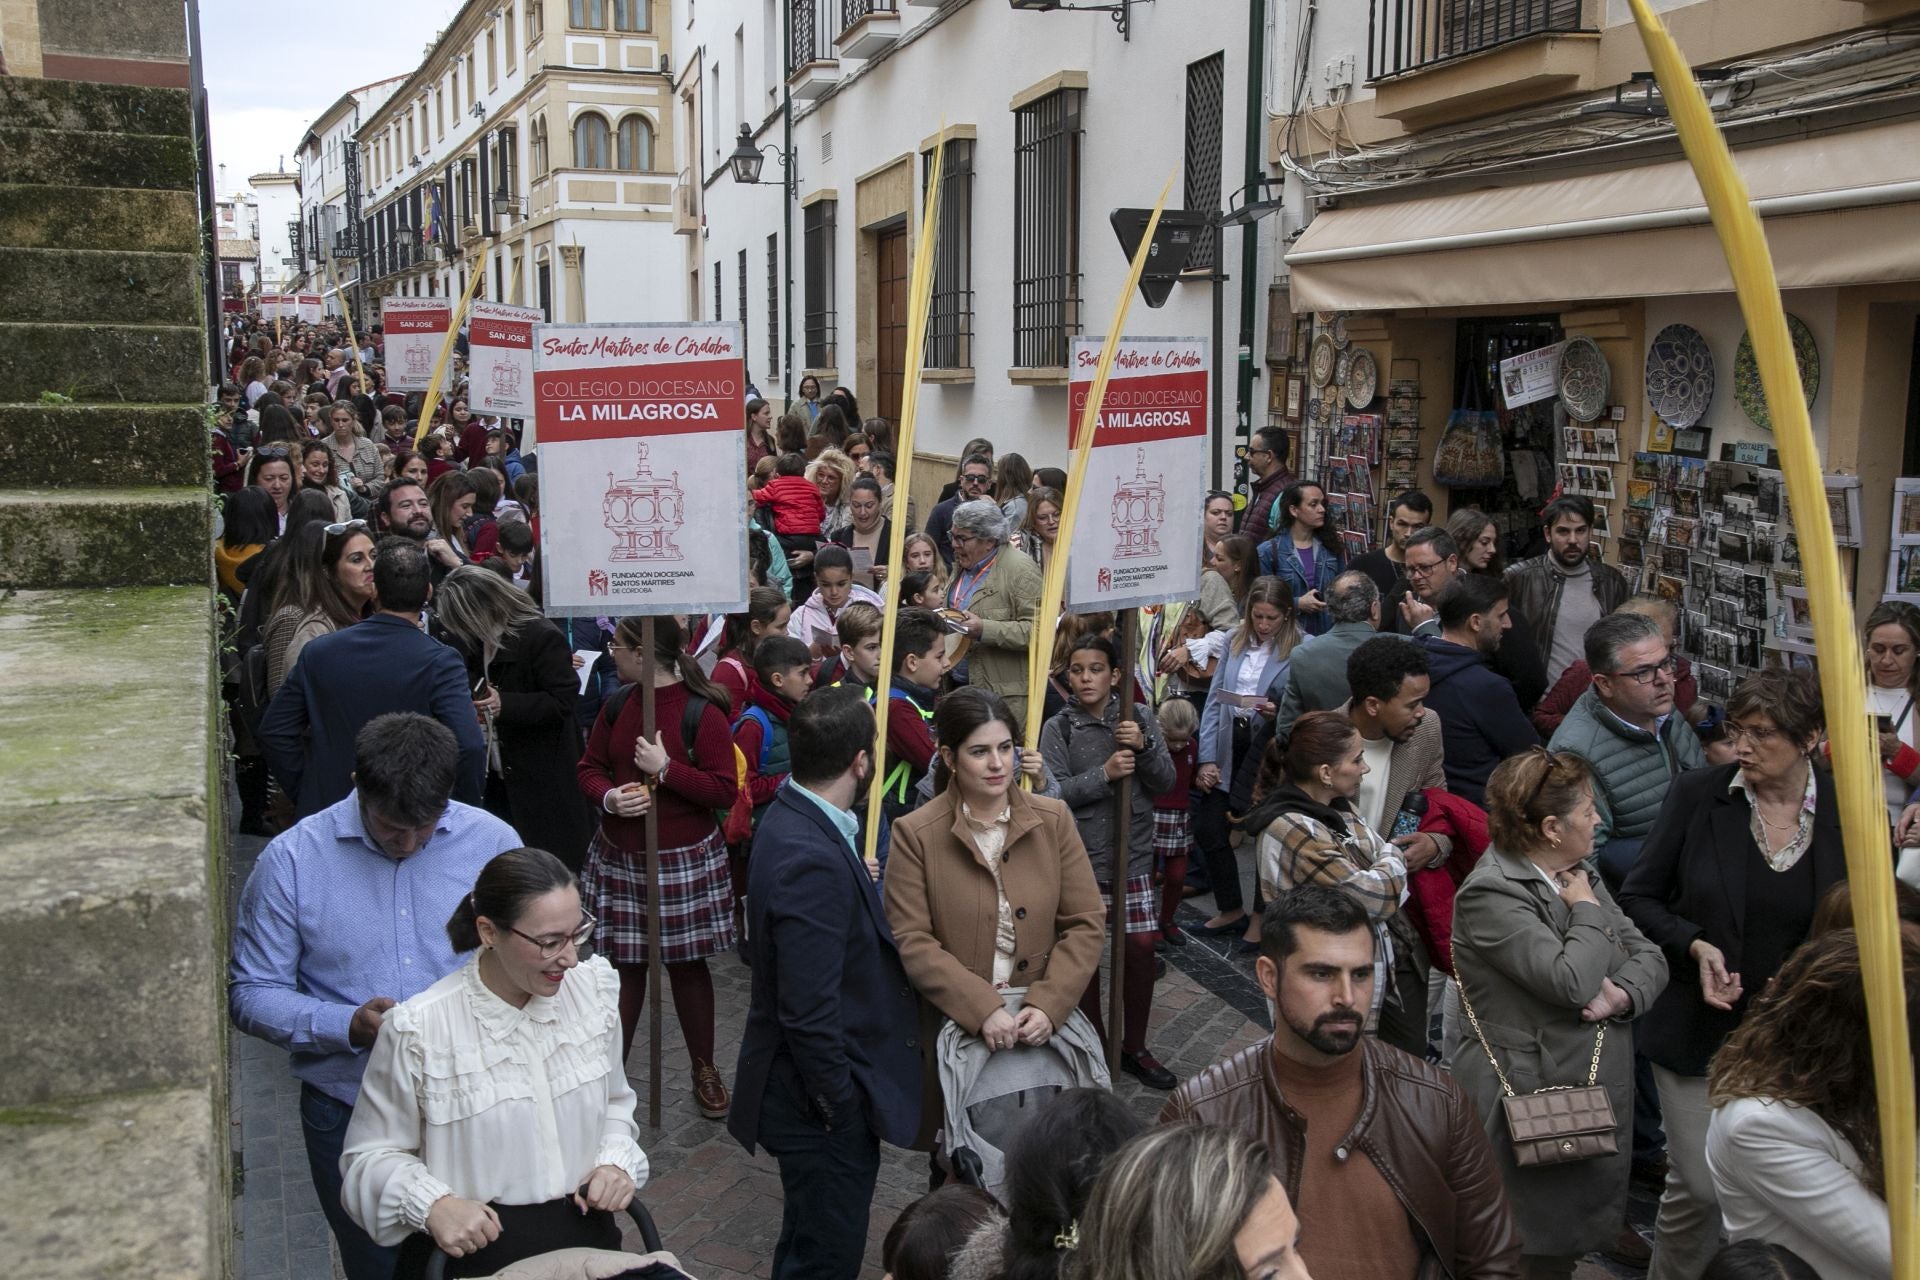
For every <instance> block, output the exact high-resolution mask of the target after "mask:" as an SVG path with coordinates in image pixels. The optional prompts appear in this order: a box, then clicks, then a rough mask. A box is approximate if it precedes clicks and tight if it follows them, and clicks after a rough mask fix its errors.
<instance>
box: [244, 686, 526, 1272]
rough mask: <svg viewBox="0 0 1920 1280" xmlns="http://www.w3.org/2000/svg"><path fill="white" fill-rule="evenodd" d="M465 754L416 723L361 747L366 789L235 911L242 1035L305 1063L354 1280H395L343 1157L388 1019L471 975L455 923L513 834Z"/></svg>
mask: <svg viewBox="0 0 1920 1280" xmlns="http://www.w3.org/2000/svg"><path fill="white" fill-rule="evenodd" d="M460 771H461V759H460V744H459V743H458V742H457V741H456V740H455V738H454V736H453V733H452V732H451V731H450V730H449V729H447V727H446V726H445V725H442V724H439V723H436V722H435V721H434V720H432V719H430V718H428V717H426V716H422V715H415V714H412V713H410V712H397V713H394V714H390V715H383V716H377V717H375V718H374V719H372V720H370V721H368V722H367V724H366V726H365V727H364V728H362V729H361V730H360V732H359V734H358V735H357V736H356V737H355V739H354V762H353V775H352V782H353V790H352V791H351V792H350V793H349V794H348V795H347V797H346V798H345V799H344V800H341V801H339V802H338V803H336V804H332V805H329V806H328V807H326V808H324V809H322V810H320V811H319V812H318V813H315V814H314V815H313V816H311V817H309V818H305V819H302V820H301V821H300V822H299V823H297V824H295V825H294V826H293V827H292V828H291V829H289V830H287V831H285V832H283V833H282V834H281V835H280V836H278V837H277V838H276V839H275V840H274V841H273V842H272V843H271V844H269V845H268V846H267V847H266V849H265V850H263V851H262V852H261V854H260V860H259V861H258V862H257V863H255V864H254V868H253V872H252V874H250V875H249V876H248V877H247V886H246V888H245V889H244V890H243V891H242V892H241V895H240V906H239V910H238V911H237V912H236V913H235V918H234V932H233V958H232V961H231V962H230V964H229V966H228V989H227V1010H228V1015H229V1016H230V1017H231V1018H232V1019H233V1025H234V1026H235V1027H237V1028H239V1029H240V1030H241V1031H244V1032H246V1033H247V1034H248V1035H255V1036H259V1037H260V1038H261V1039H263V1040H268V1041H271V1042H272V1043H274V1044H277V1045H279V1046H281V1047H282V1048H284V1049H289V1050H291V1051H292V1053H293V1074H294V1075H295V1076H296V1077H297V1078H298V1079H299V1081H300V1129H301V1133H302V1136H303V1137H304V1138H305V1140H306V1147H307V1167H308V1171H309V1172H310V1174H311V1175H312V1177H313V1189H314V1192H315V1193H316V1194H317V1195H318V1196H319V1198H320V1208H321V1210H322V1212H324V1213H325V1214H326V1217H327V1225H328V1226H329V1227H330V1228H331V1229H332V1231H333V1236H334V1240H335V1241H336V1242H337V1243H338V1244H339V1246H340V1260H341V1265H342V1266H343V1267H344V1268H345V1270H346V1273H347V1276H348V1280H373V1278H374V1277H379V1280H386V1278H387V1277H389V1276H391V1275H392V1274H393V1269H394V1264H395V1262H396V1261H397V1260H398V1256H399V1250H397V1249H391V1248H383V1247H382V1246H380V1245H377V1244H375V1243H374V1242H373V1239H372V1237H371V1236H369V1235H368V1234H367V1233H366V1232H365V1231H363V1230H361V1229H360V1227H359V1226H357V1225H355V1223H354V1222H353V1220H352V1219H351V1218H349V1217H348V1216H347V1215H346V1212H345V1210H343V1209H342V1208H341V1207H340V1184H341V1177H340V1154H341V1151H342V1150H343V1148H344V1146H345V1141H346V1134H347V1121H348V1120H349V1119H350V1118H351V1117H352V1115H353V1108H354V1104H355V1102H357V1101H358V1100H359V1095H360V1076H361V1074H362V1073H363V1072H364V1071H365V1070H366V1066H367V1053H368V1050H369V1049H371V1048H372V1046H373V1042H374V1040H375V1039H376V1038H378V1037H379V1035H380V1024H381V1021H382V1020H383V1019H384V1018H385V1016H386V1012H387V1010H389V1009H391V1008H393V1006H394V1005H395V1004H397V1003H399V1002H400V1001H402V1000H405V999H407V998H409V997H410V996H414V995H418V994H419V993H420V992H422V991H425V990H426V989H427V988H428V987H430V986H432V985H433V984H434V983H436V982H438V981H439V980H440V979H441V978H443V977H445V976H446V975H447V974H449V973H452V972H453V971H454V969H456V968H458V967H459V964H460V961H459V959H458V958H457V957H456V956H455V955H454V953H453V945H452V943H451V941H450V940H449V939H448V937H447V919H448V917H450V916H451V915H452V914H453V909H454V908H455V907H456V906H458V905H459V903H460V900H461V899H462V898H464V897H465V896H466V895H467V893H468V892H469V891H471V890H472V888H473V883H474V881H475V880H476V879H478V878H479V876H480V869H481V868H482V867H484V866H486V865H487V863H488V862H490V861H491V860H492V859H493V857H494V855H495V854H498V853H504V852H505V851H506V850H508V849H516V848H519V847H520V837H519V836H518V835H516V834H514V830H513V828H512V827H510V826H508V825H507V824H506V823H504V822H502V821H500V819H498V818H496V817H494V816H493V815H491V814H489V813H487V812H486V811H485V810H483V809H478V808H473V807H470V806H468V805H464V804H461V803H460V802H459V801H457V800H454V799H453V798H452V796H453V789H454V780H455V778H456V777H457V776H458V775H459V774H460Z"/></svg>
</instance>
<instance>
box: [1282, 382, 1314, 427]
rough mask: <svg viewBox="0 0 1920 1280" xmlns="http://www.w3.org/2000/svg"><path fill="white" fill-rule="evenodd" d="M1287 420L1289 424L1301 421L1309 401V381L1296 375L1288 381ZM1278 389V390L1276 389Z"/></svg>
mask: <svg viewBox="0 0 1920 1280" xmlns="http://www.w3.org/2000/svg"><path fill="white" fill-rule="evenodd" d="M1286 382H1287V399H1286V419H1287V421H1288V422H1298V421H1300V415H1301V413H1303V412H1304V411H1305V405H1306V401H1307V380H1306V378H1304V377H1302V376H1300V375H1299V374H1295V375H1293V376H1292V377H1289V378H1288V379H1287V380H1286ZM1276 389H1277V388H1276Z"/></svg>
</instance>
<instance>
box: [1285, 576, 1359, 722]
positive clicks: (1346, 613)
mask: <svg viewBox="0 0 1920 1280" xmlns="http://www.w3.org/2000/svg"><path fill="white" fill-rule="evenodd" d="M1327 615H1328V617H1330V618H1331V619H1332V620H1333V626H1332V627H1330V628H1328V630H1327V632H1326V634H1325V635H1319V636H1315V637H1313V638H1312V639H1311V640H1309V641H1307V642H1306V643H1305V644H1303V645H1301V646H1300V647H1299V648H1298V649H1295V650H1294V651H1293V660H1292V661H1291V662H1290V663H1289V664H1288V665H1287V691H1286V693H1284V694H1282V695H1281V698H1280V709H1279V711H1278V712H1277V713H1276V714H1275V716H1274V721H1273V732H1274V734H1275V736H1281V735H1284V734H1285V733H1286V732H1287V731H1288V730H1289V729H1291V728H1293V722H1294V721H1295V720H1298V719H1299V718H1300V717H1301V716H1303V715H1305V714H1306V713H1307V712H1309V711H1332V710H1334V709H1335V708H1337V707H1340V706H1343V705H1345V703H1346V701H1347V699H1348V698H1349V697H1351V696H1352V694H1351V693H1350V692H1349V690H1348V688H1347V656H1348V655H1349V654H1351V653H1352V652H1353V651H1354V650H1355V649H1358V648H1359V647H1360V646H1361V645H1363V644H1365V643H1366V642H1367V641H1369V640H1371V639H1373V638H1374V637H1375V636H1377V635H1379V634H1380V632H1379V627H1380V587H1379V585H1378V584H1377V583H1375V582H1374V580H1373V579H1372V578H1371V577H1369V576H1368V575H1367V574H1365V573H1364V572H1362V571H1360V570H1357V569H1349V570H1348V571H1347V572H1345V573H1343V574H1341V575H1340V576H1339V577H1337V578H1335V579H1334V580H1333V583H1332V584H1331V585H1330V586H1328V588H1327Z"/></svg>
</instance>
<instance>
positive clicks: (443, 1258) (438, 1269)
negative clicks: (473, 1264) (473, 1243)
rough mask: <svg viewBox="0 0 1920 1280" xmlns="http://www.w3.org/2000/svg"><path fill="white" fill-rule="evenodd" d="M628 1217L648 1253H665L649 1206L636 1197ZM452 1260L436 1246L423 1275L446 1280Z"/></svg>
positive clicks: (429, 1279) (432, 1279)
mask: <svg viewBox="0 0 1920 1280" xmlns="http://www.w3.org/2000/svg"><path fill="white" fill-rule="evenodd" d="M627 1216H628V1217H629V1218H632V1219H633V1225H634V1226H636V1227H638V1228H640V1243H641V1244H643V1245H645V1246H646V1247H647V1252H648V1253H661V1252H664V1251H665V1249H666V1246H665V1245H663V1244H661V1243H660V1228H658V1227H657V1226H655V1225H654V1223H653V1215H652V1214H651V1213H648V1212H647V1206H645V1205H644V1204H641V1203H640V1197H638V1196H635V1197H634V1198H633V1199H632V1200H631V1201H630V1202H629V1203H628V1204H627ZM452 1260H453V1259H452V1258H450V1257H449V1256H448V1255H447V1253H446V1251H445V1250H443V1249H441V1248H440V1247H438V1246H437V1245H436V1246H435V1247H434V1250H433V1256H431V1257H430V1258H428V1259H427V1269H426V1270H425V1271H424V1272H423V1273H422V1274H423V1275H424V1276H425V1277H426V1280H446V1276H447V1263H449V1262H451V1261H452Z"/></svg>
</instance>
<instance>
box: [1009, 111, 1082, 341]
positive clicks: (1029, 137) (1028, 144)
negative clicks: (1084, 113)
mask: <svg viewBox="0 0 1920 1280" xmlns="http://www.w3.org/2000/svg"><path fill="white" fill-rule="evenodd" d="M1085 97H1086V94H1085V91H1084V90H1080V89H1062V90H1060V91H1058V92H1057V93H1050V94H1048V95H1047V96H1046V97H1044V98H1041V99H1039V100H1037V101H1035V102H1032V103H1029V104H1028V105H1026V106H1024V107H1021V108H1020V109H1019V110H1018V111H1015V112H1014V147H1013V263H1014V266H1013V363H1014V364H1015V366H1017V367H1019V368H1023V369H1063V368H1065V367H1066V364H1067V349H1068V347H1069V346H1070V345H1071V341H1072V338H1073V335H1074V334H1075V333H1076V332H1078V331H1079V328H1080V142H1081V120H1080V114H1081V107H1082V104H1083V101H1084V99H1085Z"/></svg>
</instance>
